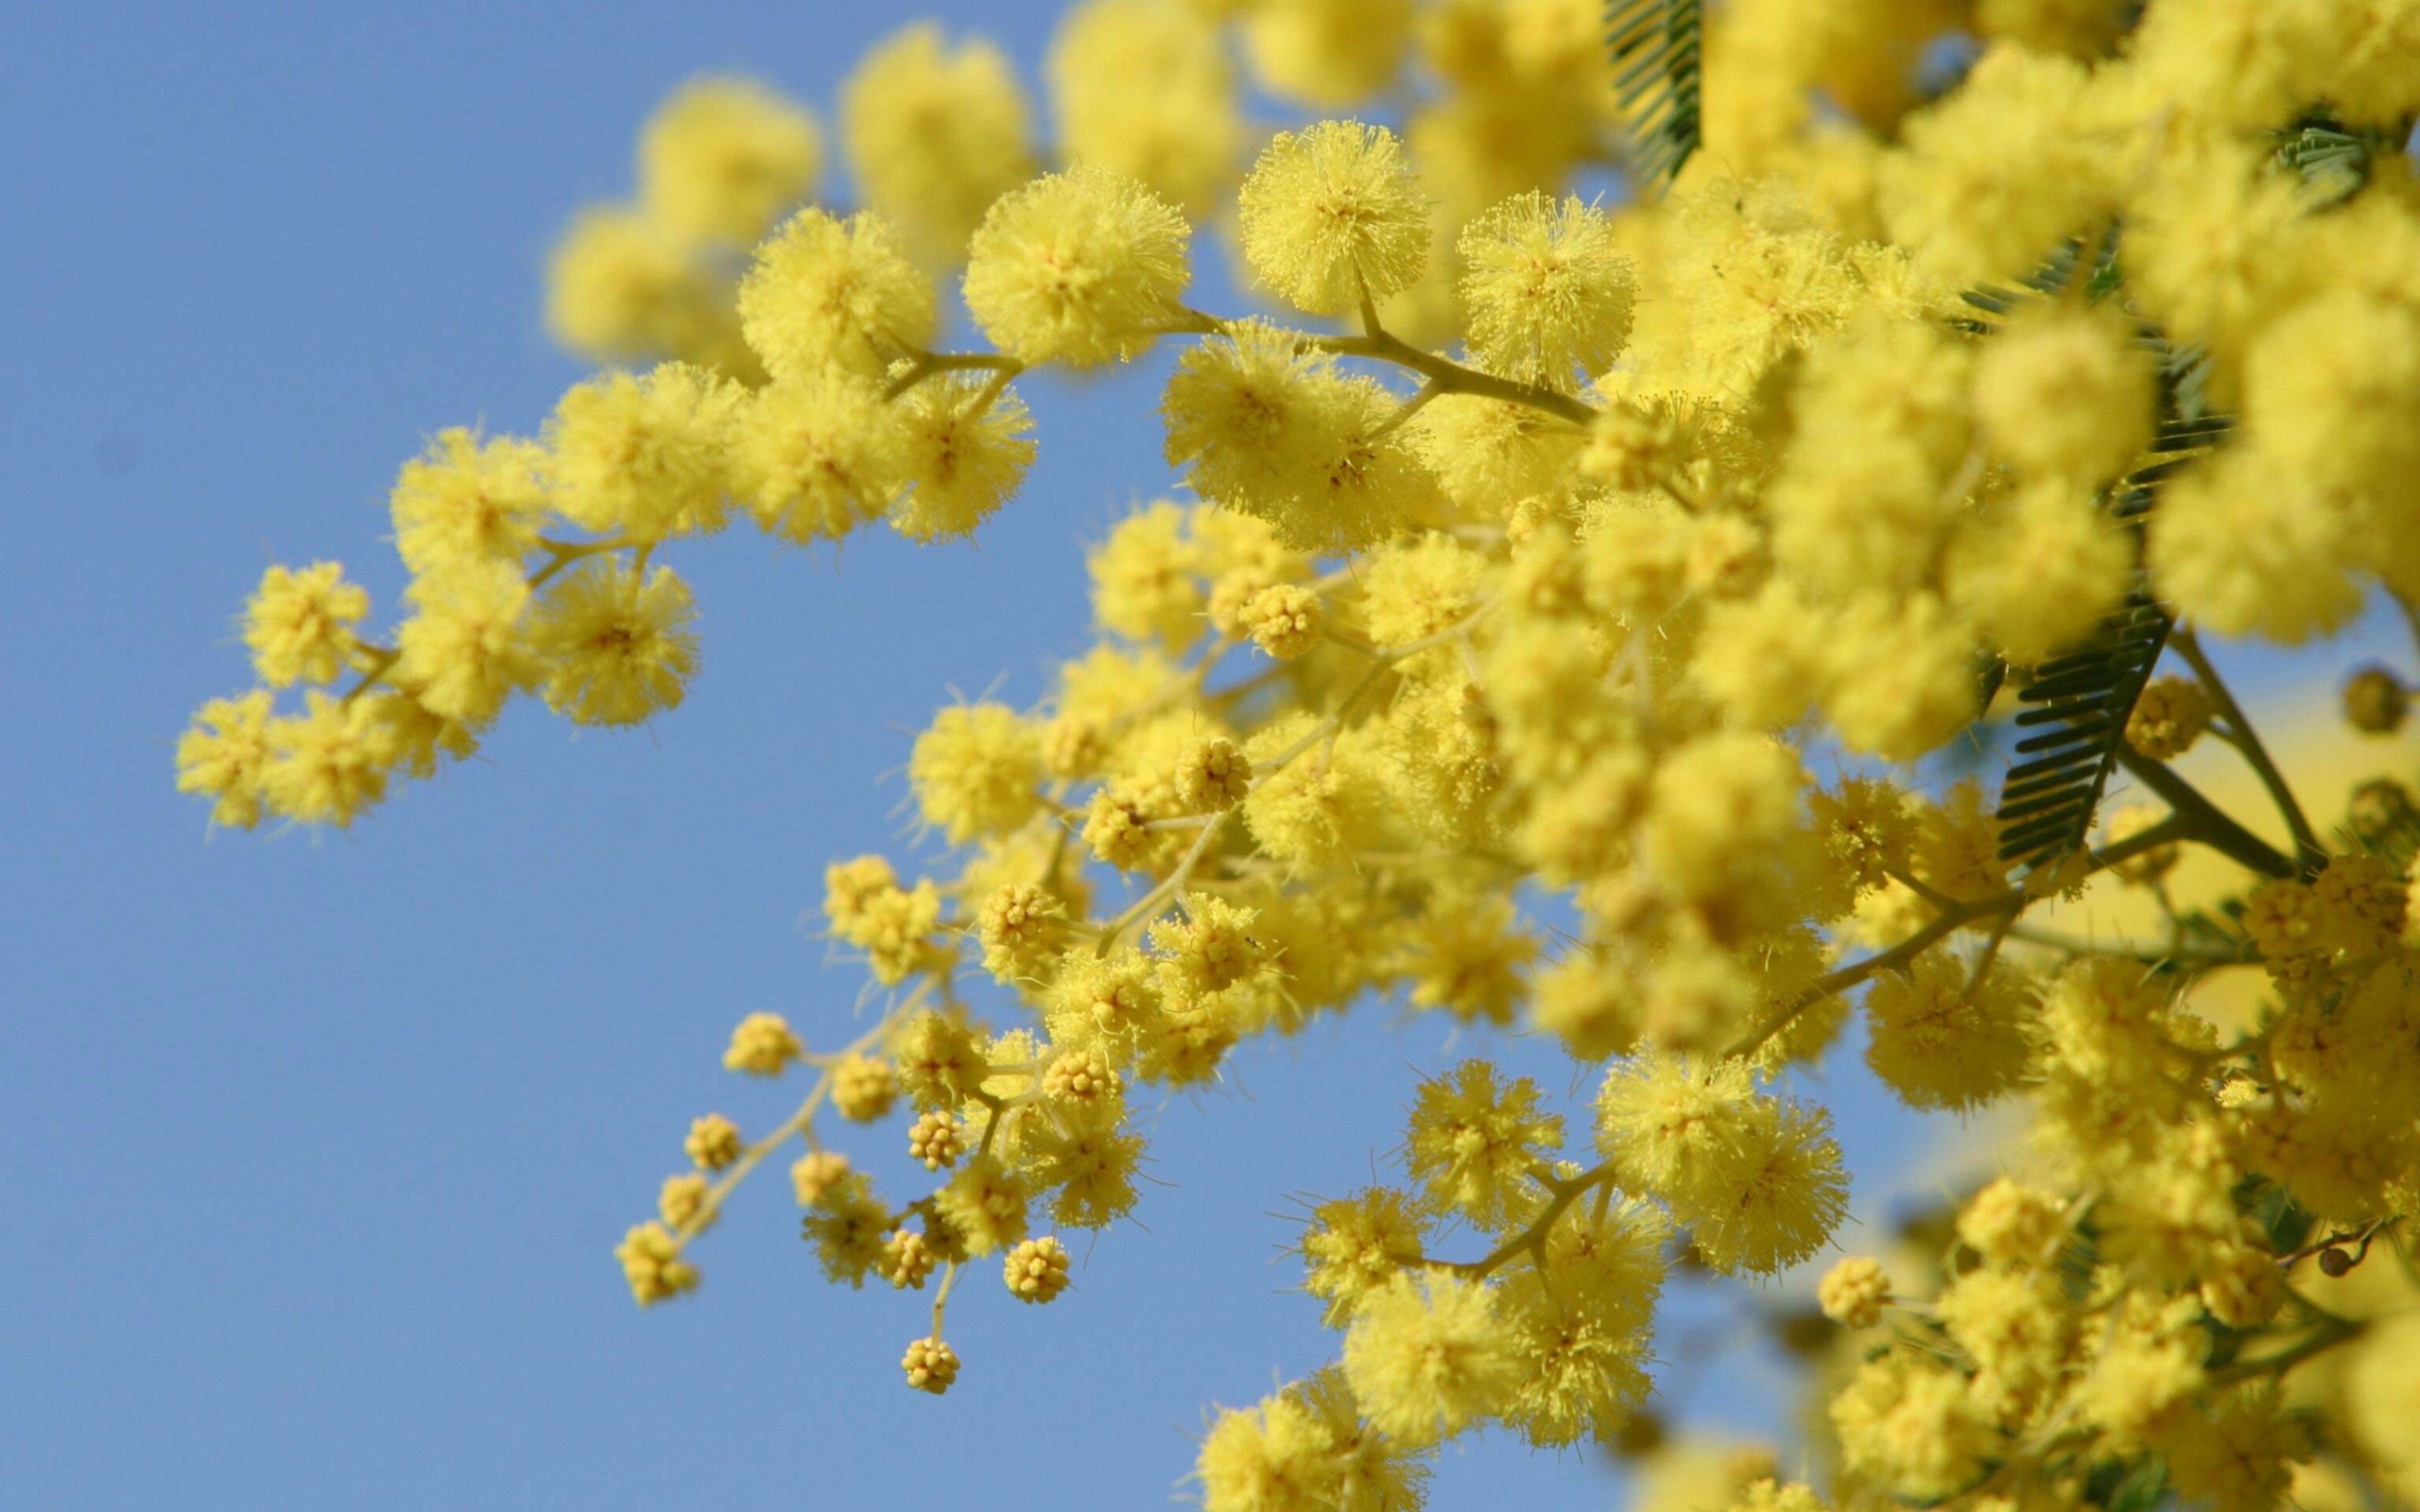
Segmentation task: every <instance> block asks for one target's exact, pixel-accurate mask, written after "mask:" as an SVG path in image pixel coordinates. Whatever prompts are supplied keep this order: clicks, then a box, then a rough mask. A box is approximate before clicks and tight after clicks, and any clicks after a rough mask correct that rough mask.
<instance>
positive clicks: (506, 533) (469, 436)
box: [387, 426, 547, 575]
mask: <svg viewBox="0 0 2420 1512" xmlns="http://www.w3.org/2000/svg"><path fill="white" fill-rule="evenodd" d="M545 467H546V454H545V451H544V448H542V447H540V446H538V445H537V444H535V443H534V442H530V441H525V440H520V439H517V438H513V437H509V436H499V437H496V438H493V439H489V440H482V439H481V438H479V436H478V434H477V433H476V432H475V431H469V430H465V429H463V428H462V427H460V426H453V427H450V428H448V429H446V430H441V431H440V432H438V433H437V434H436V435H435V436H434V437H432V438H430V439H429V443H428V446H427V449H426V450H424V451H423V453H422V454H421V455H419V456H417V457H415V458H413V459H412V460H411V461H408V462H406V463H405V464H404V466H403V470H402V471H401V472H398V473H397V474H396V475H395V490H394V492H393V493H392V494H390V495H389V499H388V506H387V507H388V511H389V514H390V515H391V516H392V518H393V520H394V523H395V549H396V550H397V551H398V552H400V553H401V554H402V556H403V558H404V565H405V566H406V567H408V568H410V569H411V570H412V571H413V572H414V573H415V574H420V575H426V574H431V573H443V572H448V571H451V570H452V569H454V568H457V567H460V566H464V565H466V564H469V563H474V562H485V561H503V562H518V561H520V560H521V558H523V557H524V556H526V555H527V554H528V552H529V550H530V549H531V548H532V547H534V546H535V545H537V543H538V531H539V527H540V526H541V525H542V524H544V522H545V517H546V505H547V499H546V488H545V472H544V470H545Z"/></svg>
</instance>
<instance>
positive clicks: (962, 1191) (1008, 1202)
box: [933, 1155, 1032, 1255]
mask: <svg viewBox="0 0 2420 1512" xmlns="http://www.w3.org/2000/svg"><path fill="white" fill-rule="evenodd" d="M1031 1200H1032V1194H1031V1193H1030V1191H1029V1189H1028V1187H1027V1185H1026V1183H1025V1181H1024V1179H1023V1178H1022V1177H1019V1176H1017V1175H1016V1174H1015V1173H1014V1172H1012V1171H1011V1170H1010V1169H1009V1168H1008V1167H1007V1166H1006V1165H1003V1164H1002V1163H1001V1162H1000V1160H999V1157H997V1156H994V1155H977V1156H976V1157H975V1158H974V1159H973V1160H968V1161H967V1162H966V1164H965V1166H964V1167H963V1168H962V1169H960V1170H959V1173H958V1175H956V1176H954V1177H950V1181H949V1185H947V1186H945V1187H943V1188H942V1189H941V1191H940V1192H939V1193H937V1194H934V1197H933V1211H935V1212H937V1213H939V1214H940V1215H941V1216H942V1218H944V1219H946V1220H948V1222H949V1225H950V1227H951V1228H952V1229H955V1230H956V1231H957V1232H958V1233H959V1235H960V1236H961V1237H962V1238H963V1239H964V1240H965V1243H966V1252H967V1253H968V1254H970V1255H989V1254H992V1253H994V1252H995V1251H997V1250H1001V1249H1005V1248H1007V1247H1008V1246H1011V1245H1013V1244H1015V1243H1016V1242H1017V1241H1018V1240H1020V1239H1023V1238H1024V1237H1025V1229H1026V1210H1027V1206H1028V1204H1029V1202H1031Z"/></svg>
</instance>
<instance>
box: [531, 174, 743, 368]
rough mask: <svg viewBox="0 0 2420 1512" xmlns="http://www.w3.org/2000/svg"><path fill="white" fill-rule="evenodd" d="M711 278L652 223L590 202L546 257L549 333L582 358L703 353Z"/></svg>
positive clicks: (712, 299)
mask: <svg viewBox="0 0 2420 1512" xmlns="http://www.w3.org/2000/svg"><path fill="white" fill-rule="evenodd" d="M719 298H720V296H719V294H718V293H717V289H716V288H715V284H714V281H713V280H712V279H711V278H710V277H709V276H708V275H707V273H706V271H705V270H704V269H703V268H701V267H700V266H698V265H697V264H696V263H695V262H694V261H692V260H691V258H690V256H689V253H688V249H685V248H683V246H682V245H681V243H680V241H679V239H678V238H676V237H674V236H673V235H671V234H670V233H668V232H666V231H665V229H664V228H663V227H662V226H660V225H658V224H656V223H655V222H654V221H653V220H652V219H650V218H648V216H646V215H641V214H639V213H638V212H636V211H634V210H631V209H629V208H626V207H624V206H621V205H591V206H589V207H588V208H587V209H585V210H583V211H581V212H580V213H579V215H576V216H574V217H573V218H572V223H571V226H570V228H569V229H568V230H566V231H565V232H563V234H562V240H561V241H559V242H557V243H556V244H555V249H554V251H553V252H552V253H551V254H549V256H548V257H547V259H546V331H547V333H548V334H549V335H552V336H553V337H554V338H555V339H556V340H557V341H559V342H561V343H562V344H563V345H564V346H565V347H567V348H569V349H570V350H572V351H573V352H578V353H579V354H580V355H581V356H583V357H590V358H594V359H595V360H596V361H598V362H635V361H640V360H643V359H647V358H653V357H671V356H687V357H694V356H700V355H702V354H703V353H704V352H705V351H706V350H707V348H708V347H709V346H710V345H711V344H712V343H713V341H714V338H715V336H716V335H717V331H716V327H717V323H718V320H717V317H718V316H719V315H720V313H721V312H719V311H718V310H717V301H718V299H719Z"/></svg>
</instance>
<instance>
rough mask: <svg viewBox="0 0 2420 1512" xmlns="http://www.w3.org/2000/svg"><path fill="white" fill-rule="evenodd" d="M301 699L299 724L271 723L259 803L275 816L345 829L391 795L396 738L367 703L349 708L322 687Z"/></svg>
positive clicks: (354, 703)
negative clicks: (389, 777) (302, 710)
mask: <svg viewBox="0 0 2420 1512" xmlns="http://www.w3.org/2000/svg"><path fill="white" fill-rule="evenodd" d="M303 697H304V699H305V700H306V703H305V708H306V711H307V712H306V713H304V714H303V715H302V717H301V718H299V719H274V720H271V721H270V722H269V726H268V747H269V753H270V754H269V760H268V765H267V766H266V767H264V768H263V769H262V771H261V796H262V798H263V799H265V800H266V801H267V802H268V807H269V810H270V811H271V812H272V813H276V814H281V815H284V816H285V817H287V818H290V819H300V820H302V822H303V823H305V824H333V825H336V826H337V827H339V828H343V827H345V826H348V825H350V824H352V823H353V821H354V818H355V817H357V816H359V815H360V814H361V812H362V811H363V810H364V809H367V808H370V807H371V806H372V805H373V804H375V803H377V802H378V800H379V799H383V798H385V797H386V796H387V772H388V769H389V767H391V766H392V765H394V764H395V742H394V737H393V732H392V731H391V730H390V729H389V727H388V725H387V723H386V721H385V720H383V719H382V718H380V717H379V713H378V710H377V708H376V706H374V705H373V704H372V703H371V702H370V701H369V700H367V699H362V698H355V699H353V700H351V701H349V702H348V701H346V700H344V699H340V698H336V697H332V696H329V695H327V694H324V693H321V692H320V690H318V689H317V688H314V689H312V690H310V691H309V692H308V693H306V694H305V695H303Z"/></svg>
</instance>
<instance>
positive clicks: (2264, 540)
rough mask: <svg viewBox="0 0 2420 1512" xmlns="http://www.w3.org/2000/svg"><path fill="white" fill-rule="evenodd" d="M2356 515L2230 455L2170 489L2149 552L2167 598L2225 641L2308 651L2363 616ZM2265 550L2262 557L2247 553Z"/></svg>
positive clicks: (2254, 458) (2155, 579)
mask: <svg viewBox="0 0 2420 1512" xmlns="http://www.w3.org/2000/svg"><path fill="white" fill-rule="evenodd" d="M2354 523H2355V521H2354V516H2353V514H2352V512H2351V511H2350V510H2349V509H2347V508H2345V507H2344V505H2343V502H2342V499H2341V498H2333V497H2328V496H2325V495H2317V496H2315V495H2314V493H2313V492H2312V490H2311V489H2310V486H2309V483H2308V479H2306V478H2305V477H2303V476H2302V475H2301V474H2299V473H2298V472H2294V471H2293V470H2292V469H2291V468H2290V467H2288V466H2285V465H2282V464H2281V463H2280V462H2279V461H2278V460H2277V459H2276V458H2274V457H2273V455H2270V454H2269V453H2267V452H2265V451H2262V450H2260V449H2258V448H2248V449H2238V450H2235V451H2230V452H2227V453H2225V454H2223V455H2220V456H2218V457H2216V458H2213V459H2212V460H2210V461H2208V462H2205V463H2204V464H2203V465H2202V466H2200V467H2198V468H2196V469H2194V470H2193V471H2192V472H2188V473H2187V474H2186V475H2184V476H2183V477H2180V478H2177V479H2175V480H2174V481H2172V482H2171V483H2169V485H2168V487H2167V489H2166V490H2165V491H2164V492H2163V493H2162V495H2161V499H2160V507H2159V508H2158V509H2157V510H2156V511H2154V512H2153V514H2152V523H2151V541H2150V544H2149V547H2148V550H2147V552H2146V555H2147V557H2148V558H2149V561H2150V566H2151V571H2152V583H2153V584H2154V585H2155V586H2156V587H2157V588H2158V590H2159V593H2160V596H2161V597H2162V598H2163V599H2165V600H2167V601H2168V602H2169V603H2170V604H2173V605H2174V606H2175V607H2176V609H2177V610H2179V611H2180V612H2181V613H2183V614H2184V615H2185V616H2186V617H2187V618H2188V619H2191V620H2193V621H2195V622H2196V623H2198V624H2200V625H2202V626H2204V627H2207V628H2209V629H2211V630H2215V631H2217V632H2218V633H2220V634H2222V635H2259V636H2265V637H2266V638H2268V639H2270V640H2273V641H2278V642H2283V643H2285V644H2301V643H2303V642H2305V641H2308V640H2310V639H2311V638H2312V637H2313V636H2318V635H2326V634H2330V633H2332V632H2334V631H2335V630H2337V629H2340V628H2342V627H2343V626H2344V625H2345V624H2346V623H2347V622H2348V621H2350V620H2351V619H2352V618H2353V616H2354V615H2356V614H2358V613H2359V612H2360V608H2361V591H2360V587H2359V584H2358V583H2357V582H2356V581H2355V580H2354V579H2353V577H2352V576H2351V573H2350V571H2349V569H2350V568H2351V567H2352V565H2353V560H2352V558H2353V553H2354V549H2355V542H2354V539H2353V526H2354ZM2245 541H2258V542H2259V543H2260V550H2259V553H2258V554H2257V555H2254V554H2251V553H2247V552H2246V551H2245V550H2244V549H2243V543H2244V542H2245Z"/></svg>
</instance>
